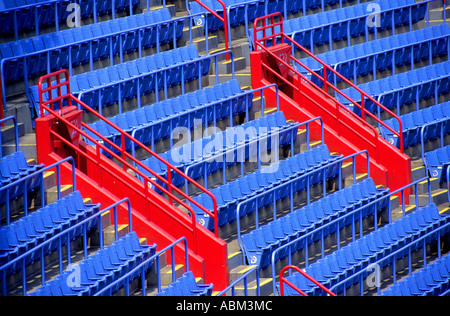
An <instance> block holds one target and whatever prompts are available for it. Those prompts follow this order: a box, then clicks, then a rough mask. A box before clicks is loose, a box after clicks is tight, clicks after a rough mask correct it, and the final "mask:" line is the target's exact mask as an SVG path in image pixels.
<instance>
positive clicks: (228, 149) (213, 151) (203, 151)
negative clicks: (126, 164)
mask: <svg viewBox="0 0 450 316" xmlns="http://www.w3.org/2000/svg"><path fill="white" fill-rule="evenodd" d="M213 102H214V100H213ZM225 104H228V102H225ZM224 112H225V115H226V113H227V112H228V113H229V110H226V111H224ZM224 117H226V116H224ZM260 126H267V127H269V128H270V127H272V130H267V132H272V133H273V132H275V131H281V132H282V131H283V130H287V129H288V128H289V127H291V126H292V125H291V124H290V123H287V122H286V120H285V119H284V115H283V114H282V113H281V112H277V113H274V114H270V115H268V116H266V117H262V118H259V119H256V120H253V121H250V122H248V123H244V124H242V125H240V126H237V127H234V128H230V129H227V131H225V132H220V133H217V134H213V135H211V136H210V137H207V138H203V139H201V140H197V141H194V142H190V143H187V144H184V145H183V146H179V147H175V148H173V149H172V150H169V151H167V152H165V153H164V154H162V156H163V157H164V158H165V159H166V160H168V161H170V162H171V163H173V165H174V166H176V167H177V168H178V169H180V170H182V171H186V170H187V168H188V167H190V166H195V168H192V167H191V168H190V170H191V172H190V173H189V174H188V176H189V177H191V178H192V179H194V180H196V179H199V178H201V177H203V176H204V174H205V172H206V174H207V175H211V174H213V173H216V172H219V171H221V170H222V169H223V164H222V163H219V162H218V161H217V159H214V160H213V161H205V159H207V158H208V157H213V156H215V155H218V154H220V153H223V154H226V155H227V157H229V156H231V155H233V158H232V159H230V158H227V159H226V160H227V161H226V168H229V167H231V166H233V165H235V164H237V162H238V159H239V161H240V159H241V157H240V155H241V154H240V152H242V155H243V157H242V158H244V159H245V160H249V159H252V158H254V157H255V156H256V155H258V153H256V144H255V145H254V146H253V147H252V148H250V147H251V145H247V146H246V147H245V148H244V149H242V150H238V149H237V145H239V144H243V143H244V142H245V141H250V140H256V139H258V138H260V137H262V135H263V132H262V131H260V130H259V128H258V127H260ZM275 126H276V128H275ZM297 130H298V128H296V129H295V128H294V130H293V132H292V133H293V135H294V138H293V141H295V139H296V137H297ZM241 132H242V135H241ZM286 133H287V132H283V133H281V134H280V135H279V140H278V145H279V146H280V147H282V146H285V145H287V144H289V143H290V142H291V138H290V133H291V132H289V133H287V134H288V136H289V137H286ZM215 140H219V141H217V142H216V141H215ZM269 144H271V143H270V139H269V140H268V144H267V145H269ZM212 145H214V146H212ZM260 146H261V148H260V150H261V151H262V150H266V149H265V148H263V147H262V146H263V144H262V143H261V145H260ZM267 147H268V148H267V150H268V151H269V150H271V148H270V146H267ZM238 151H239V152H238ZM142 163H143V164H144V165H146V166H148V167H150V168H152V166H155V164H156V165H158V164H159V167H157V170H158V172H157V173H158V174H159V175H160V176H162V177H166V176H167V167H166V165H165V164H164V163H162V162H160V161H159V160H158V159H157V158H154V157H150V158H148V159H146V160H144V161H142ZM138 169H141V171H142V172H145V169H143V168H142V167H139V168H138ZM154 171H156V170H154ZM139 178H140V177H139ZM141 180H142V179H141ZM172 183H174V184H175V185H177V186H181V185H183V184H184V178H182V177H181V176H179V175H177V174H174V175H172ZM161 184H162V183H161Z"/></svg>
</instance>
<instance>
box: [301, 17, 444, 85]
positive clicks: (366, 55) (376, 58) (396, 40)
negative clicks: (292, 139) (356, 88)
mask: <svg viewBox="0 0 450 316" xmlns="http://www.w3.org/2000/svg"><path fill="white" fill-rule="evenodd" d="M449 36H450V27H449V26H448V24H441V25H438V26H434V27H429V28H425V29H421V30H417V31H414V32H409V33H403V34H399V35H394V36H390V37H385V38H382V39H379V40H374V41H370V42H365V43H362V44H358V45H354V46H350V47H346V48H344V49H338V50H333V51H330V52H327V53H323V54H319V55H317V56H316V57H317V58H319V59H320V60H321V61H323V62H324V63H325V64H327V65H329V66H331V67H332V68H334V69H335V70H336V71H337V72H339V73H340V74H341V75H343V76H344V77H345V78H354V76H355V75H356V77H361V76H366V75H368V74H372V73H373V72H374V71H375V72H381V71H384V70H388V69H389V70H391V69H393V67H394V68H395V67H401V66H403V65H410V64H411V57H412V58H413V61H414V62H415V63H417V62H420V61H423V60H429V58H430V57H431V58H434V57H438V56H442V55H447V54H448V38H449ZM430 52H431V54H430ZM301 62H302V63H303V64H305V65H306V66H308V67H309V68H310V69H312V70H314V71H315V72H316V73H318V74H319V75H321V76H322V77H323V67H322V65H321V64H320V63H319V62H318V61H317V60H316V59H314V58H312V57H308V58H305V59H303V60H301ZM299 70H300V71H302V69H299ZM327 75H328V81H330V82H333V80H334V79H336V81H340V80H341V79H340V78H334V74H333V73H332V72H328V73H327ZM311 80H312V81H313V82H314V83H315V84H317V85H319V86H321V85H323V83H322V81H321V80H320V82H319V79H318V78H317V77H316V76H311Z"/></svg>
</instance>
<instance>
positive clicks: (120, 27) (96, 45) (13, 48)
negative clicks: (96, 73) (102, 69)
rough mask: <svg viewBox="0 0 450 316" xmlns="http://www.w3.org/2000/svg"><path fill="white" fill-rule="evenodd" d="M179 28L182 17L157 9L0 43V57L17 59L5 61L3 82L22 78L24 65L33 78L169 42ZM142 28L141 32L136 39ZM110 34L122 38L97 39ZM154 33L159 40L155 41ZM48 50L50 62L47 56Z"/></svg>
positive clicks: (181, 27) (166, 10) (178, 34)
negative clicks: (173, 16) (177, 19)
mask: <svg viewBox="0 0 450 316" xmlns="http://www.w3.org/2000/svg"><path fill="white" fill-rule="evenodd" d="M162 22H166V23H163V24H162V26H161V27H160V28H159V29H156V26H155V24H156V23H162ZM183 27H184V20H179V21H177V22H173V21H172V16H171V14H170V12H169V10H168V9H160V10H155V11H150V12H146V13H142V14H137V15H132V16H129V17H124V18H120V19H115V20H109V21H104V22H100V23H96V24H91V25H85V26H81V27H76V28H72V29H67V30H64V31H60V32H54V33H50V34H45V35H40V36H35V37H32V38H28V39H23V40H20V41H14V42H10V43H5V44H2V45H0V60H1V59H6V58H14V57H17V59H13V60H9V61H6V62H5V64H4V71H3V76H4V78H3V80H4V81H5V82H7V83H9V82H13V81H17V80H22V79H23V76H24V67H25V66H26V67H27V74H28V76H31V77H33V76H38V75H40V74H42V73H46V72H47V70H48V66H50V70H51V71H56V70H59V69H63V68H68V67H69V65H71V66H78V65H82V64H86V63H89V62H90V58H91V55H92V60H93V61H97V60H102V59H105V58H109V57H110V55H111V51H112V53H113V55H119V54H120V52H122V53H123V54H126V53H130V52H134V51H137V50H138V49H139V44H141V47H142V48H143V49H146V48H149V47H152V46H155V45H157V44H165V43H170V42H171V41H172V40H173V35H174V34H173V28H176V31H175V32H176V34H175V36H176V39H180V38H181V36H182V32H183ZM131 30H135V31H131ZM142 30H144V32H142V37H141V40H140V41H139V34H140V31H142ZM113 33H119V34H120V38H121V39H122V41H120V39H119V36H113V37H112V40H109V39H108V38H103V39H101V37H104V36H107V35H110V34H113ZM157 33H159V43H156V39H157ZM111 41H112V43H111ZM49 51H51V53H50V58H49V59H50V65H48V59H47V58H48V56H47V54H48V52H49ZM23 56H27V63H26V65H25V64H24V60H23V58H21V57H23Z"/></svg>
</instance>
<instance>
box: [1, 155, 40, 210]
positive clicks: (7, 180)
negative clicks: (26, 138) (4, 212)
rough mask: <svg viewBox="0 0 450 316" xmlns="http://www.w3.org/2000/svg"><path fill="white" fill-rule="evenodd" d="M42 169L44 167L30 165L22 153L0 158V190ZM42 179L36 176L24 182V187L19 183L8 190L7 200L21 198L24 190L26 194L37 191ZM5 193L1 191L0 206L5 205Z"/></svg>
mask: <svg viewBox="0 0 450 316" xmlns="http://www.w3.org/2000/svg"><path fill="white" fill-rule="evenodd" d="M42 168H44V165H42V164H40V165H30V164H28V162H27V158H26V157H25V154H24V153H23V152H22V151H18V152H15V153H13V154H11V155H8V156H6V157H3V158H0V189H1V188H2V187H3V186H6V185H9V184H12V183H14V182H16V181H19V180H20V179H22V178H24V177H26V176H29V175H31V174H33V173H36V172H37V171H39V170H41V169H42ZM41 181H42V177H41V176H40V175H36V176H34V177H31V178H30V179H28V180H27V181H26V187H24V184H23V183H19V184H17V185H15V186H13V187H11V188H9V192H8V193H9V200H13V199H15V198H17V197H20V196H22V195H23V194H24V193H25V192H24V190H26V191H27V192H31V191H34V190H35V189H39V188H40V186H41ZM7 202H9V201H7V192H6V190H3V191H2V192H1V195H0V205H2V204H4V203H7Z"/></svg>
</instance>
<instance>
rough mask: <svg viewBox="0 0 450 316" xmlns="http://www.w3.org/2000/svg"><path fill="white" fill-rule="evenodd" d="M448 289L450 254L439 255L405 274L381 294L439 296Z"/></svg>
mask: <svg viewBox="0 0 450 316" xmlns="http://www.w3.org/2000/svg"><path fill="white" fill-rule="evenodd" d="M449 289H450V255H446V256H444V257H441V258H439V259H437V260H435V261H434V262H432V263H430V264H428V265H427V266H426V267H424V268H422V269H420V270H419V271H417V272H414V273H413V274H411V275H409V276H407V277H406V278H404V279H403V280H401V281H399V282H398V283H396V284H394V285H392V286H391V287H389V288H388V289H387V290H385V291H383V292H381V294H380V295H381V296H440V295H441V294H443V293H445V292H446V291H448V290H449Z"/></svg>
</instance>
